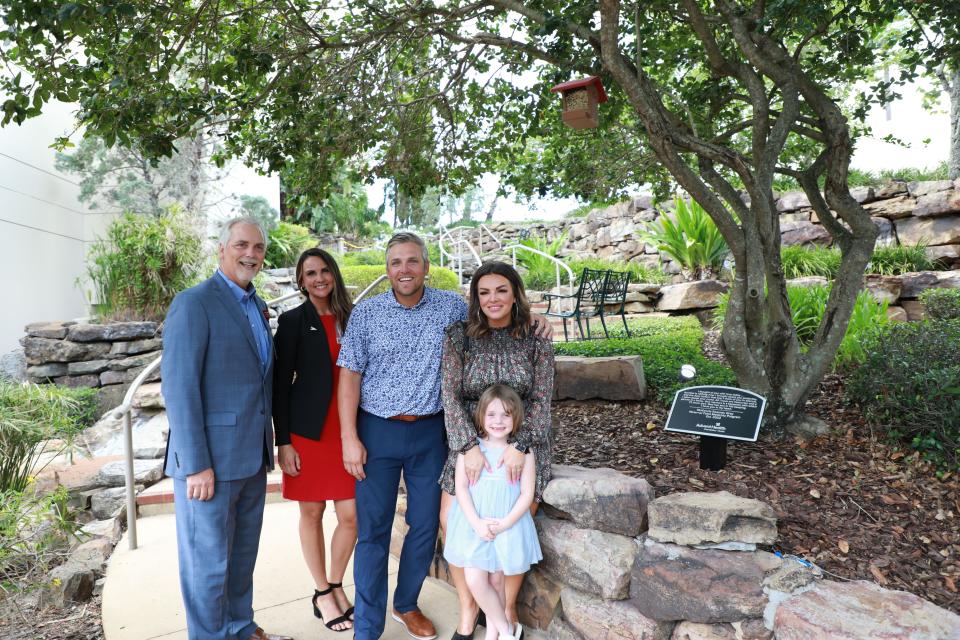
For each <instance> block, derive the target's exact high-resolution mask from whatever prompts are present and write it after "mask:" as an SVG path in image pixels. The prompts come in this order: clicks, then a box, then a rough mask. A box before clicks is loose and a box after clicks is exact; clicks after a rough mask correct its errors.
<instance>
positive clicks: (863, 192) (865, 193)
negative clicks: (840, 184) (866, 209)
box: [850, 187, 877, 204]
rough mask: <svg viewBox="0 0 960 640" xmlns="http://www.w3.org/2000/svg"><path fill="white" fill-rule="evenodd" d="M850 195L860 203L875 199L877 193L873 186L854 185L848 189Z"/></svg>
mask: <svg viewBox="0 0 960 640" xmlns="http://www.w3.org/2000/svg"><path fill="white" fill-rule="evenodd" d="M850 195H852V196H853V199H854V200H856V201H857V202H859V203H860V204H865V203H867V202H871V201H873V200H875V199H876V197H877V194H876V192H875V191H874V189H873V187H854V188H853V189H850Z"/></svg>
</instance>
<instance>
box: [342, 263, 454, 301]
mask: <svg viewBox="0 0 960 640" xmlns="http://www.w3.org/2000/svg"><path fill="white" fill-rule="evenodd" d="M340 273H342V274H343V280H344V282H346V284H347V286H348V287H355V288H353V289H351V290H350V293H351V295H353V296H357V295H359V294H360V292H362V291H363V290H364V289H366V288H367V287H368V286H369V285H370V283H372V282H373V281H374V280H376V279H377V278H379V277H380V276H382V275H384V274H385V273H386V268H385V267H384V265H379V266H374V265H357V266H344V267H341V268H340ZM427 285H428V286H431V287H433V288H434V289H445V290H447V291H460V285H459V284H458V282H457V274H456V273H454V272H453V271H451V270H450V269H447V268H446V267H438V266H435V265H434V266H431V267H430V276H429V277H428V278H427ZM389 289H390V282H389V281H388V280H384V281H383V282H381V283H380V284H378V285H377V286H376V288H374V289H373V291H371V292H370V293H368V294H367V297H368V298H369V297H371V296H375V295H377V294H378V293H383V292H384V291H387V290H389Z"/></svg>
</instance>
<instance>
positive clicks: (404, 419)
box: [387, 411, 443, 422]
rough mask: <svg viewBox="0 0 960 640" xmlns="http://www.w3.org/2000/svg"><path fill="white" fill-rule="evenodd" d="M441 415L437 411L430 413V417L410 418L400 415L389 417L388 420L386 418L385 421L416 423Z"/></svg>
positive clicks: (407, 415)
mask: <svg viewBox="0 0 960 640" xmlns="http://www.w3.org/2000/svg"><path fill="white" fill-rule="evenodd" d="M441 413H443V412H442V411H438V412H436V413H431V414H430V415H426V416H412V415H409V414H406V413H402V414H400V415H398V416H390V417H389V418H387V420H400V421H401V422H416V421H417V420H425V419H427V418H433V417H435V416H438V415H440V414H441Z"/></svg>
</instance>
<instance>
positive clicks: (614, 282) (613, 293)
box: [600, 271, 630, 338]
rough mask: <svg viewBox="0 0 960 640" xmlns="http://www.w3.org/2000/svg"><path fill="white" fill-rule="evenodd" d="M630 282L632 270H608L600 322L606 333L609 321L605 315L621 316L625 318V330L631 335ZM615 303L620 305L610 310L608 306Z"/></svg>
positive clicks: (622, 318) (628, 335)
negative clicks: (605, 318) (628, 314)
mask: <svg viewBox="0 0 960 640" xmlns="http://www.w3.org/2000/svg"><path fill="white" fill-rule="evenodd" d="M628 284H630V272H629V271H607V280H606V283H605V284H604V286H603V304H602V305H600V324H602V325H603V332H604V334H606V333H607V323H606V322H604V316H606V315H611V316H620V319H621V320H623V330H624V331H626V332H627V337H628V338H629V337H630V328H629V327H627V314H626V311H625V309H626V306H627V285H628ZM614 305H620V307H619V308H618V309H616V310H614V311H609V310H608V308H609V307H611V306H614Z"/></svg>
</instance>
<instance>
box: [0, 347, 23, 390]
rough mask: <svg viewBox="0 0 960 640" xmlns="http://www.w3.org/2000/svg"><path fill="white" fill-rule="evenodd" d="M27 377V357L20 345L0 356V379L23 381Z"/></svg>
mask: <svg viewBox="0 0 960 640" xmlns="http://www.w3.org/2000/svg"><path fill="white" fill-rule="evenodd" d="M26 379H27V357H26V356H25V355H24V353H23V348H22V347H17V348H16V349H12V350H10V351H8V352H7V353H5V354H3V355H2V356H0V380H7V381H9V382H24V381H25V380H26Z"/></svg>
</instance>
